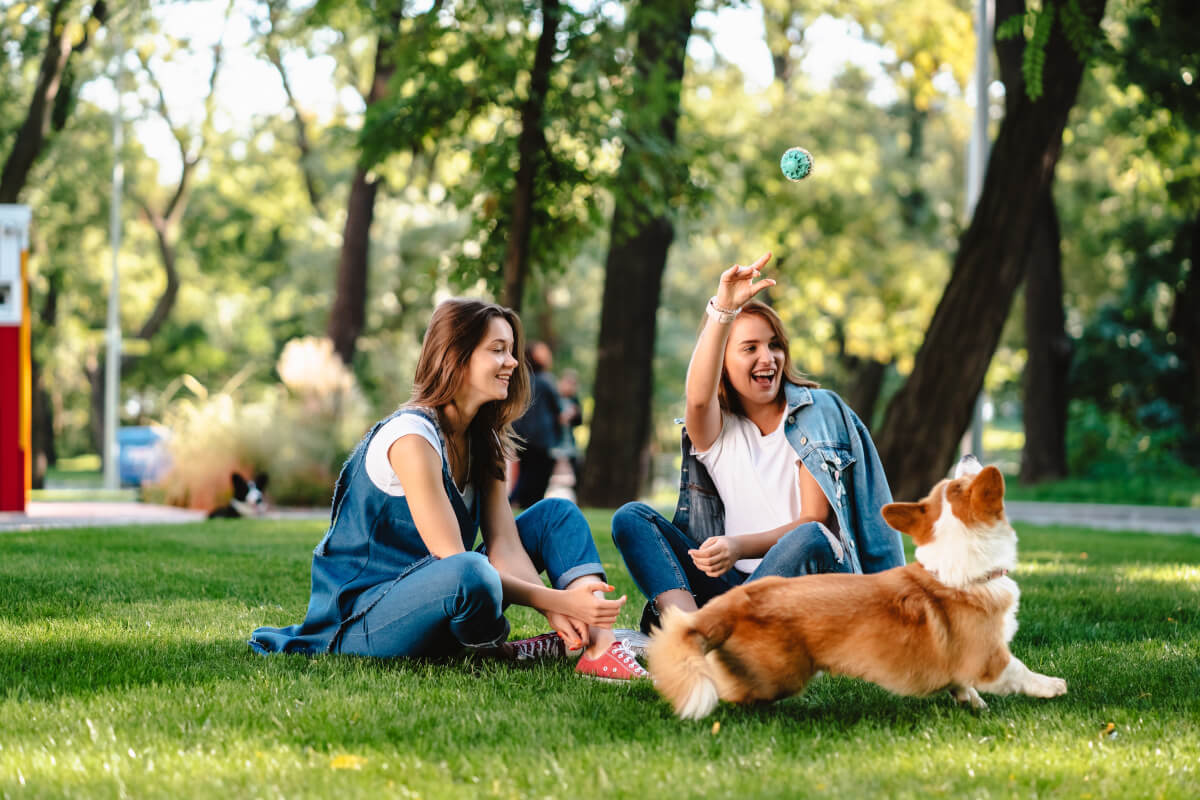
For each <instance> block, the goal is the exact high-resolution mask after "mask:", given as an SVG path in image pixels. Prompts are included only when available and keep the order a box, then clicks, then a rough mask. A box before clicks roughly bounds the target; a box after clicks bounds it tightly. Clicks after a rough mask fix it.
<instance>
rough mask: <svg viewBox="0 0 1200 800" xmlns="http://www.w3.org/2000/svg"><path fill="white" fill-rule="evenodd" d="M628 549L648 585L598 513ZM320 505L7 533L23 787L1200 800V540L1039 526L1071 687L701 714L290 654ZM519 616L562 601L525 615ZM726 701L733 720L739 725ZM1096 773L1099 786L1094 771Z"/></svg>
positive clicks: (12, 760) (1048, 633)
mask: <svg viewBox="0 0 1200 800" xmlns="http://www.w3.org/2000/svg"><path fill="white" fill-rule="evenodd" d="M589 518H590V520H591V521H592V525H593V530H594V531H595V534H596V542H597V547H598V548H599V551H600V554H601V559H602V561H603V562H604V564H605V566H606V568H607V569H608V575H609V578H610V580H611V581H612V583H613V584H614V585H616V587H617V590H618V592H619V593H626V594H628V595H629V597H630V601H629V603H627V605H626V606H625V609H624V610H623V612H622V615H621V618H620V620H619V621H618V624H619V625H623V626H632V625H634V624H636V621H637V615H638V613H639V609H640V604H638V603H637V602H636V600H635V598H636V597H637V589H636V588H635V587H634V585H633V582H632V581H631V580H630V578H629V576H628V574H627V573H626V572H625V571H624V570H623V569H622V568H621V566H620V558H619V556H618V555H617V553H616V551H615V549H614V548H613V545H612V541H611V539H610V537H609V536H608V530H607V528H608V525H609V519H610V515H608V514H597V513H594V512H592V513H589ZM323 526H324V523H323V522H320V521H313V522H302V523H297V522H295V521H281V522H265V521H241V520H216V521H213V522H209V523H202V524H194V525H185V526H162V527H158V528H151V529H148V528H145V527H123V528H99V529H93V530H83V531H38V532H34V533H9V534H5V535H4V538H3V542H4V545H3V546H4V559H3V560H0V608H3V609H4V613H3V615H0V641H3V642H4V643H5V646H4V647H3V648H2V649H0V686H2V687H3V688H2V689H0V731H3V734H2V736H0V744H2V749H0V793H6V794H12V795H14V796H16V795H29V796H34V797H54V796H65V795H72V796H76V795H82V796H89V797H94V796H109V795H118V794H121V793H125V794H128V795H130V796H136V797H168V796H170V797H184V796H186V797H207V796H218V795H220V796H231V795H232V796H277V795H282V796H287V797H329V796H337V797H340V798H357V797H364V798H366V797H370V798H378V797H407V796H414V795H420V796H422V797H431V798H442V797H445V798H452V797H454V798H457V797H464V796H472V797H475V796H480V797H504V798H507V797H514V796H515V797H527V796H528V797H532V796H538V797H541V796H563V795H565V794H572V795H576V794H585V795H586V794H588V793H595V792H596V791H602V792H604V793H605V794H606V795H607V796H612V797H647V796H654V795H655V794H656V793H658V794H661V793H662V791H663V787H671V788H670V791H671V792H672V794H674V795H678V796H680V797H715V796H737V797H780V796H793V795H795V794H796V793H797V791H798V789H797V787H802V789H803V793H804V794H805V795H806V796H811V797H859V796H861V797H928V796H938V795H945V796H951V797H978V798H992V797H996V798H1001V797H1005V798H1006V797H1012V796H1014V795H1015V796H1021V797H1028V796H1034V795H1036V796H1038V797H1043V798H1059V797H1061V798H1068V797H1071V798H1073V797H1078V796H1079V795H1080V793H1081V791H1080V789H1081V787H1083V788H1084V789H1086V790H1088V791H1091V792H1094V793H1095V795H1096V796H1105V797H1146V796H1160V795H1161V796H1163V797H1168V798H1185V797H1192V796H1195V795H1196V793H1197V791H1198V790H1200V779H1198V778H1197V775H1196V771H1195V764H1196V763H1197V759H1198V758H1200V744H1198V743H1200V725H1198V724H1197V719H1200V701H1198V700H1197V695H1196V693H1195V692H1194V691H1193V688H1192V687H1193V685H1194V684H1195V682H1196V680H1197V679H1200V673H1198V672H1197V664H1200V637H1198V635H1197V630H1200V627H1198V623H1200V618H1198V616H1197V608H1200V602H1198V601H1200V597H1197V591H1198V586H1200V584H1198V582H1197V569H1198V565H1200V540H1197V539H1196V538H1195V537H1184V536H1150V535H1137V534H1128V533H1123V534H1117V533H1108V532H1100V531H1090V530H1082V529H1078V528H1060V529H1036V528H1029V527H1022V528H1021V530H1020V534H1021V560H1022V566H1021V570H1020V575H1018V576H1017V579H1018V581H1019V582H1020V584H1021V589H1022V597H1021V601H1022V602H1021V611H1020V620H1021V627H1020V630H1019V631H1018V632H1017V635H1016V638H1015V639H1014V641H1013V649H1014V650H1015V652H1016V653H1017V654H1018V655H1019V656H1020V657H1021V658H1022V659H1023V660H1024V661H1025V662H1026V663H1027V664H1029V666H1030V667H1031V668H1033V669H1037V670H1039V671H1045V672H1049V673H1053V674H1056V675H1062V676H1064V677H1065V678H1066V679H1067V681H1068V684H1069V688H1070V693H1069V694H1067V695H1066V696H1064V697H1061V698H1056V699H1054V700H1037V699H1032V698H1024V697H1010V698H994V699H993V698H991V697H989V698H988V701H989V703H990V705H991V710H990V711H989V712H987V713H984V714H972V713H969V712H966V711H963V710H961V709H958V708H956V707H955V706H954V704H953V703H952V701H951V700H950V699H949V698H948V697H947V696H945V694H941V695H938V696H934V697H929V698H899V697H894V696H892V695H890V694H888V693H887V692H885V691H883V690H882V689H879V688H877V687H874V686H871V685H869V684H866V683H863V682H860V681H854V680H849V679H831V678H821V679H818V680H817V681H815V682H814V683H813V685H812V686H811V687H810V688H809V689H808V691H807V692H806V693H805V694H804V695H802V696H800V697H795V698H790V699H787V700H784V701H782V702H780V703H776V704H771V705H762V706H751V707H733V706H728V705H722V706H721V707H720V708H719V709H718V710H717V711H716V713H715V714H714V717H713V718H712V720H706V721H704V722H702V723H688V722H682V721H680V720H678V719H676V718H674V717H673V716H672V715H671V714H670V712H669V709H668V707H667V706H666V704H665V703H664V702H662V701H661V699H659V697H658V695H657V694H656V693H655V692H654V690H653V688H652V687H651V686H650V685H649V684H642V685H639V686H629V687H626V686H612V685H608V684H601V683H597V682H588V681H585V680H582V679H580V678H578V677H576V676H575V675H573V674H572V672H571V664H570V662H565V663H542V664H538V665H535V666H532V667H526V668H520V667H511V666H508V665H504V664H499V663H496V662H492V661H487V660H482V659H475V658H471V657H468V656H460V657H454V658H450V659H443V660H439V661H424V660H399V661H377V660H373V659H361V658H352V657H342V656H329V657H321V658H314V659H308V658H304V657H301V656H277V657H271V658H262V657H260V656H256V655H254V654H252V653H251V652H250V650H249V648H248V647H247V646H246V639H247V638H248V637H249V634H250V632H251V631H252V630H253V629H254V628H255V627H257V626H259V625H264V624H265V625H283V624H289V623H294V622H298V621H299V620H300V618H301V617H302V616H303V614H304V610H305V607H306V604H307V602H308V590H309V564H310V561H311V551H312V547H313V545H314V544H315V543H316V542H317V541H318V540H319V538H320V536H321V532H322V530H323ZM508 615H509V617H510V619H511V620H512V621H513V627H514V635H515V636H525V635H533V634H536V633H541V632H542V631H543V630H544V629H545V621H544V620H543V619H541V618H540V616H539V615H536V614H533V613H531V612H528V611H527V610H526V609H520V608H512V609H510V610H509V611H508ZM714 722H716V723H719V725H714V724H713V723H714ZM1085 793H1086V792H1085Z"/></svg>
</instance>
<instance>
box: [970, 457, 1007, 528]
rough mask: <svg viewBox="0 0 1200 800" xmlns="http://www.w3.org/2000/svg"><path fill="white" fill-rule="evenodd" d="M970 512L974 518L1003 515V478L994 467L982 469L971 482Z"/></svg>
mask: <svg viewBox="0 0 1200 800" xmlns="http://www.w3.org/2000/svg"><path fill="white" fill-rule="evenodd" d="M970 492H971V512H972V516H976V517H999V516H1000V515H1002V514H1003V513H1004V476H1003V475H1002V474H1000V470H998V469H996V468H995V467H984V468H983V470H982V471H981V472H980V473H979V474H978V475H976V476H975V479H974V480H973V481H971V488H970Z"/></svg>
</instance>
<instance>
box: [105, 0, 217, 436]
mask: <svg viewBox="0 0 1200 800" xmlns="http://www.w3.org/2000/svg"><path fill="white" fill-rule="evenodd" d="M232 11H233V3H232V2H230V3H229V4H228V5H227V6H226V8H225V20H226V23H227V22H228V20H229V16H230V14H231V13H232ZM135 52H136V55H137V58H138V60H139V61H140V62H141V65H142V70H143V72H144V74H145V78H146V80H147V82H148V83H149V86H150V89H151V91H152V92H153V95H154V109H155V111H156V112H157V113H158V114H159V116H161V117H162V119H163V121H164V122H165V123H166V125H167V128H168V129H169V130H170V132H171V136H172V138H173V139H174V140H175V145H176V148H177V149H178V151H179V159H180V171H179V178H178V180H177V181H176V182H175V185H174V187H173V188H172V189H171V190H170V191H169V192H168V197H167V198H166V199H165V201H163V202H161V203H156V202H154V201H153V200H152V199H151V198H150V197H149V196H138V193H137V192H136V191H134V190H132V189H131V190H130V194H131V195H133V196H134V197H136V200H137V203H138V205H139V206H140V207H141V211H142V216H143V218H144V219H145V220H146V222H147V223H149V225H150V228H151V229H152V230H153V231H154V241H155V243H156V245H157V252H158V259H159V265H160V266H161V267H162V270H163V278H164V281H163V290H162V293H161V294H160V295H159V296H158V300H157V301H156V302H155V304H154V307H153V309H151V311H150V313H149V314H148V315H147V317H146V319H145V320H143V321H142V323H141V325H140V326H139V327H138V330H137V333H136V334H135V337H134V338H136V339H140V340H143V341H145V340H150V339H153V338H154V337H155V336H156V335H157V334H158V332H159V331H161V330H162V328H163V325H164V324H165V323H166V321H167V318H168V317H169V316H170V315H171V311H172V309H174V308H175V303H176V301H177V300H178V298H179V289H180V278H179V267H178V252H179V241H178V237H179V227H180V224H181V222H182V220H183V217H184V215H185V214H186V213H187V207H188V201H189V199H190V197H191V190H192V182H193V180H194V177H195V174H196V170H197V167H198V166H199V165H200V162H201V160H202V159H203V158H204V156H205V147H206V145H207V143H208V141H209V139H210V137H211V135H212V128H213V116H214V114H215V111H216V100H217V78H218V77H219V76H220V74H221V65H222V63H223V54H224V33H223V32H222V36H221V38H220V39H219V40H218V41H217V42H216V44H214V45H213V47H212V67H211V70H210V71H209V75H208V84H207V92H206V94H205V97H204V118H203V119H202V120H201V122H200V126H199V130H198V131H196V132H194V133H193V132H191V131H189V130H188V127H187V126H186V125H184V124H182V123H180V122H179V121H178V119H177V118H175V116H173V112H172V110H171V108H170V105H169V104H168V102H167V92H166V90H165V89H164V88H163V85H162V82H161V81H160V80H159V78H158V75H157V74H156V72H155V67H154V65H153V64H152V58H151V54H150V51H148V50H144V49H136V50H135ZM138 357H139V356H136V355H134V354H132V353H128V352H126V353H122V354H121V359H120V360H121V365H120V371H121V372H122V373H124V371H125V370H127V369H128V368H129V366H130V364H131V363H132V362H133V361H135V360H136V359H137V358H138ZM88 377H89V379H90V380H91V384H92V417H91V419H92V438H93V442H94V444H95V446H96V449H97V451H98V452H104V446H103V443H104V438H103V437H104V359H103V358H101V359H99V360H98V361H97V362H96V369H95V370H94V371H90V372H89V376H88Z"/></svg>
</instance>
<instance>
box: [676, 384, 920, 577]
mask: <svg viewBox="0 0 1200 800" xmlns="http://www.w3.org/2000/svg"><path fill="white" fill-rule="evenodd" d="M784 392H785V396H786V398H787V418H786V420H785V421H784V435H785V436H786V437H787V440H788V444H790V445H791V446H792V449H793V450H795V451H796V455H797V456H799V457H800V459H801V461H803V462H804V466H805V467H806V468H807V469H808V471H809V472H810V473H812V475H813V477H814V478H816V480H817V483H818V484H819V485H820V487H821V491H822V492H824V493H825V497H826V499H828V500H829V505H830V507H831V508H832V509H833V510H834V511H835V512H836V514H837V521H838V531H837V534H838V538H839V540H840V541H841V544H842V551H843V553H842V554H840V555H843V557H847V558H848V559H849V563H850V567H851V569H852V570H853V571H854V572H881V571H882V570H885V569H891V568H892V567H898V566H901V565H903V564H904V548H903V547H902V546H901V543H900V534H899V533H897V532H896V531H894V530H892V529H891V528H890V527H888V525H887V523H886V522H884V521H883V516H882V515H881V514H880V513H879V510H880V509H881V508H882V507H883V506H884V504H886V503H890V502H892V492H891V489H890V488H889V487H888V483H887V476H885V475H884V474H883V465H882V464H881V463H880V461H879V455H878V454H877V453H876V452H875V444H874V442H872V441H871V435H870V434H869V433H868V432H867V429H866V426H865V425H863V424H862V421H861V420H859V418H858V416H857V415H856V414H855V413H854V411H853V410H852V409H851V408H850V407H849V406H848V405H846V403H845V401H843V400H842V398H840V397H838V396H837V395H836V394H834V393H833V392H831V391H829V390H827V389H809V388H806V387H803V386H797V385H795V384H792V383H786V384H784ZM672 523H673V524H674V525H675V527H676V528H678V529H679V530H680V531H683V532H684V533H685V534H687V536H688V537H689V538H690V539H692V540H693V541H695V542H696V543H697V544H699V543H700V542H703V541H704V540H705V539H707V538H709V537H710V536H721V535H723V534H724V533H725V506H724V504H723V503H722V502H721V497H720V495H718V494H717V488H716V486H715V485H714V484H713V480H712V477H710V476H709V474H708V470H707V469H705V467H704V465H703V464H701V463H700V460H699V459H697V458H696V457H695V456H694V455H692V442H691V440H690V439H689V438H688V435H687V430H686V429H685V430H684V431H683V468H682V470H681V471H680V475H679V502H678V504H677V505H676V507H675V517H674V519H673V520H672Z"/></svg>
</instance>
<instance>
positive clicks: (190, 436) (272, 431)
mask: <svg viewBox="0 0 1200 800" xmlns="http://www.w3.org/2000/svg"><path fill="white" fill-rule="evenodd" d="M276 369H277V371H278V373H279V376H280V380H281V383H280V384H279V385H278V386H275V387H272V388H270V389H268V390H267V391H265V392H263V393H262V394H261V396H259V397H258V398H256V399H248V398H246V397H244V396H243V393H242V392H241V391H239V386H238V382H235V383H234V385H233V386H227V387H225V388H223V389H221V390H220V391H219V392H215V393H211V394H210V393H209V392H208V391H207V390H206V389H205V388H204V387H203V386H201V385H200V384H199V383H198V382H197V381H195V380H194V379H191V380H185V381H183V384H184V386H186V387H187V388H188V389H189V390H190V392H191V395H192V396H185V397H181V398H178V399H175V400H173V401H172V402H171V403H170V405H169V406H167V409H166V411H165V413H164V414H163V424H164V425H165V426H166V427H167V428H168V429H169V430H170V431H171V436H170V439H169V452H170V454H171V468H170V470H169V471H168V472H167V474H166V475H164V476H163V477H162V479H161V480H160V481H159V482H158V483H157V484H156V485H155V486H153V487H150V488H149V489H148V490H147V494H148V495H149V496H150V497H152V498H153V499H156V500H159V501H160V502H166V503H171V504H174V505H181V506H189V507H192V508H202V509H210V508H215V507H217V506H218V505H221V504H222V503H223V502H225V501H226V500H228V496H229V493H230V491H231V490H230V479H229V476H230V473H231V472H235V471H237V472H241V473H242V474H255V473H258V472H264V471H265V472H267V473H268V474H269V475H270V481H271V482H270V496H271V499H272V501H273V502H275V503H277V504H280V505H290V506H321V505H325V504H326V503H328V501H329V498H330V497H331V496H332V490H333V483H334V479H335V478H336V477H337V472H338V469H339V468H340V467H341V464H342V462H343V461H344V460H345V458H346V456H347V455H349V453H350V450H351V448H352V447H353V446H354V444H355V442H357V441H358V439H359V437H360V436H361V435H362V433H363V432H364V431H365V430H366V428H367V423H368V417H367V414H366V406H365V403H364V402H363V399H362V397H361V394H360V393H359V392H358V389H357V386H356V384H355V382H354V378H353V376H352V375H351V374H350V372H349V370H347V369H346V367H345V366H344V365H343V364H342V362H341V360H340V359H338V358H337V356H336V355H335V354H334V353H333V347H332V344H331V343H330V342H329V340H328V339H296V340H292V341H291V342H289V343H288V345H287V346H286V347H285V348H284V351H283V354H282V355H281V356H280V359H279V363H278V365H277V367H276Z"/></svg>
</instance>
